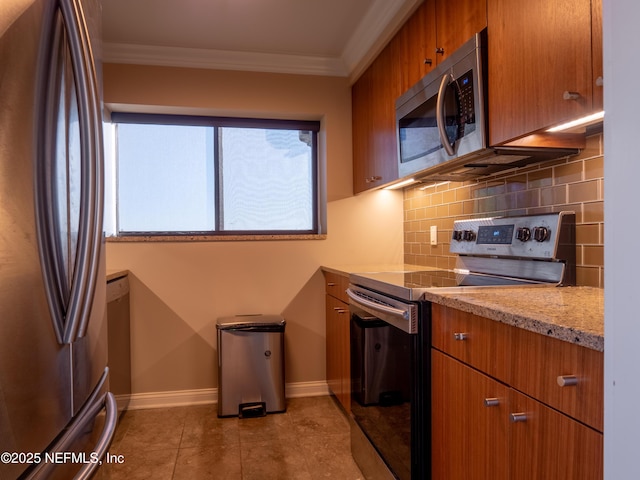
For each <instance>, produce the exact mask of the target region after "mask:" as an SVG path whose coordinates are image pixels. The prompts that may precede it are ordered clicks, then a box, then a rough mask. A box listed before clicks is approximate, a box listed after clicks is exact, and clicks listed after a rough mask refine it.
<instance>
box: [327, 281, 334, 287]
mask: <svg viewBox="0 0 640 480" xmlns="http://www.w3.org/2000/svg"><path fill="white" fill-rule="evenodd" d="M335 286H336V284H335V283H333V282H329V283H327V287H335Z"/></svg>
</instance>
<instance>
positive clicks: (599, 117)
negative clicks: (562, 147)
mask: <svg viewBox="0 0 640 480" xmlns="http://www.w3.org/2000/svg"><path fill="white" fill-rule="evenodd" d="M603 118H604V111H601V112H597V113H594V114H592V115H587V116H586V117H582V118H578V119H577V120H573V121H571V122H567V123H563V124H562V125H558V126H556V127H553V128H550V129H549V130H547V132H561V131H563V130H569V129H570V128H574V127H580V126H582V125H588V124H589V123H593V122H596V121H598V120H602V119H603Z"/></svg>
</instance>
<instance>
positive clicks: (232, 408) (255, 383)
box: [216, 315, 286, 417]
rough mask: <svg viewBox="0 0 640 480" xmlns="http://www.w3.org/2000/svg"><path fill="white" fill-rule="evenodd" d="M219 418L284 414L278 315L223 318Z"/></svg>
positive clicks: (219, 325) (281, 323) (281, 337)
mask: <svg viewBox="0 0 640 480" xmlns="http://www.w3.org/2000/svg"><path fill="white" fill-rule="evenodd" d="M216 327H217V332H218V333H217V341H218V342H217V343H218V416H219V417H228V416H240V417H244V416H258V415H264V414H266V413H277V412H284V411H285V410H286V402H285V378H284V327H285V321H284V319H283V318H282V317H280V316H277V315H254V316H237V317H226V318H220V319H218V322H217V325H216Z"/></svg>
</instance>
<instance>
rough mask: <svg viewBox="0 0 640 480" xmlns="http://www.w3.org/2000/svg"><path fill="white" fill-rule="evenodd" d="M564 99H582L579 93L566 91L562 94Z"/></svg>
mask: <svg viewBox="0 0 640 480" xmlns="http://www.w3.org/2000/svg"><path fill="white" fill-rule="evenodd" d="M562 98H563V99H564V100H578V99H580V94H579V93H578V92H569V91H565V92H564V93H563V94H562Z"/></svg>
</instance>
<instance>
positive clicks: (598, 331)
mask: <svg viewBox="0 0 640 480" xmlns="http://www.w3.org/2000/svg"><path fill="white" fill-rule="evenodd" d="M421 268H424V267H416V266H415V265H402V264H400V265H361V266H360V265H358V266H333V267H330V266H323V267H322V270H324V271H329V272H333V273H337V274H342V275H349V274H350V273H362V272H376V271H377V272H380V271H394V270H405V271H406V270H420V269H421ZM462 288H463V289H462V290H461V291H459V292H453V293H452V292H450V291H449V292H448V293H445V292H444V291H443V292H438V291H437V290H434V291H432V292H428V293H426V294H425V299H426V300H428V301H430V302H433V303H439V304H442V305H446V306H449V307H452V308H457V309H458V310H462V311H464V312H468V313H473V314H476V315H479V316H482V317H486V318H489V319H492V320H496V321H499V322H502V323H505V324H508V325H513V326H516V327H519V328H524V329H526V330H530V331H532V332H536V333H540V334H542V335H548V336H550V337H553V338H557V339H560V340H564V341H567V342H571V343H575V344H578V345H582V346H584V347H587V348H591V349H593V350H598V351H601V352H602V351H604V290H602V289H599V288H592V287H486V288H469V289H466V290H465V289H464V287H462Z"/></svg>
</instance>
